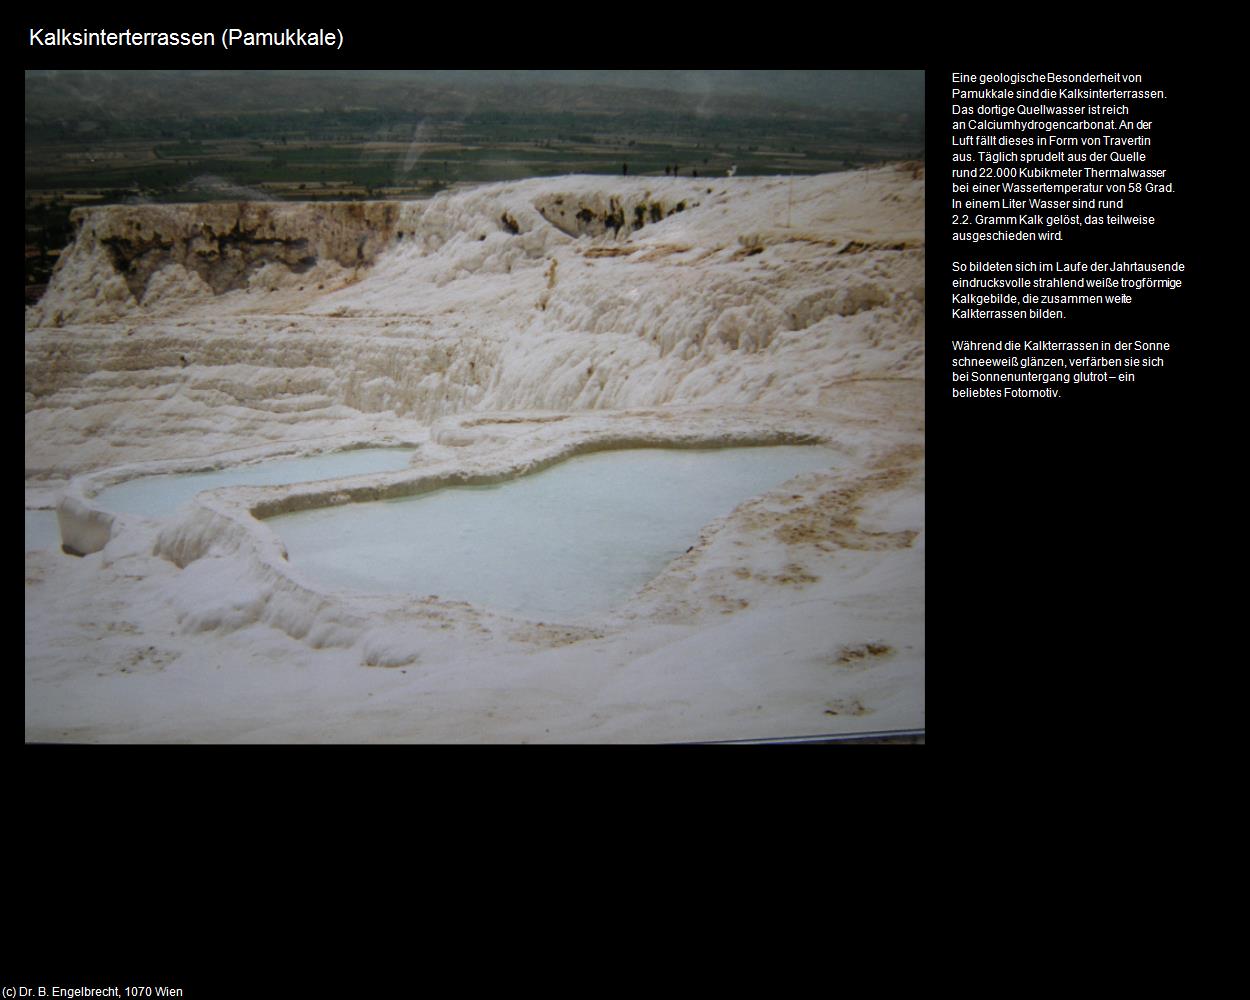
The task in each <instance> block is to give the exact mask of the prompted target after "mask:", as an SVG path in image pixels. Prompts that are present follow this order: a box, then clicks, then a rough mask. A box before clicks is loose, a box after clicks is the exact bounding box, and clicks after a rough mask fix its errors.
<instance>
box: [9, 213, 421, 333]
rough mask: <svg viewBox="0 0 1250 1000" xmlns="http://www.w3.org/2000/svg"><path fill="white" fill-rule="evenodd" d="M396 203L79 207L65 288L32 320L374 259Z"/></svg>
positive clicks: (62, 319)
mask: <svg viewBox="0 0 1250 1000" xmlns="http://www.w3.org/2000/svg"><path fill="white" fill-rule="evenodd" d="M403 214H409V215H410V214H412V212H411V208H408V211H407V213H405V206H403V205H401V204H399V203H395V202H326V203H306V204H286V203H264V202H238V203H211V204H202V205H108V206H102V207H95V208H79V209H75V210H74V212H73V213H72V214H71V216H70V220H71V221H72V222H73V224H74V226H75V227H76V229H77V235H76V237H75V240H74V242H73V244H72V245H71V246H70V248H69V250H68V251H67V252H66V253H65V254H64V255H62V258H61V262H60V264H59V265H58V267H57V271H56V273H55V275H54V277H53V283H54V288H55V290H56V291H57V292H58V293H59V294H57V295H55V296H53V297H52V298H51V299H49V300H47V301H45V303H43V304H42V305H41V306H37V307H35V308H34V309H32V310H31V313H30V315H29V316H28V323H30V324H33V325H38V326H61V325H64V324H66V323H73V322H76V321H80V320H87V321H98V320H99V319H101V318H114V317H116V316H119V315H121V314H123V313H124V312H126V311H127V310H128V308H133V307H134V306H146V307H148V308H149V309H152V308H156V309H161V308H162V307H164V306H166V305H169V304H170V303H171V302H174V303H177V302H180V301H185V300H186V299H188V298H196V297H204V296H207V295H221V294H223V293H225V292H231V291H239V290H243V289H247V288H249V287H251V286H252V285H253V284H254V283H258V284H261V285H264V286H266V287H273V286H275V285H280V284H291V283H294V282H295V281H296V279H300V278H305V279H307V278H308V277H310V276H311V277H313V278H315V279H317V280H320V282H321V283H322V284H324V282H325V279H326V278H327V277H328V276H330V275H331V274H332V273H333V272H335V271H341V270H356V269H359V268H363V267H368V266H369V265H371V264H372V263H373V261H374V259H375V258H376V257H377V255H378V254H379V253H380V252H381V251H382V250H383V249H384V248H386V247H388V246H390V245H391V244H392V243H394V242H395V241H396V239H397V235H398V233H399V232H400V229H399V222H400V219H401V215H403Z"/></svg>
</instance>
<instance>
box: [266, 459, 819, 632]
mask: <svg viewBox="0 0 1250 1000" xmlns="http://www.w3.org/2000/svg"><path fill="white" fill-rule="evenodd" d="M839 461H840V459H839V456H838V453H837V452H834V451H833V450H831V449H828V448H822V447H815V446H783V447H761V448H718V449H701V450H698V451H688V450H677V449H666V448H644V449H631V450H628V451H611V452H598V453H595V454H591V455H583V456H580V457H577V458H573V459H570V460H568V461H566V462H561V463H560V464H558V465H555V466H552V467H551V468H549V469H546V470H544V471H542V472H539V473H535V474H533V475H530V476H523V477H521V478H519V479H514V480H511V481H509V482H506V483H501V484H497V485H493V486H475V487H450V488H447V489H442V490H437V491H435V492H433V493H426V494H422V495H419V496H415V497H406V498H404V499H401V500H385V501H378V502H374V503H361V504H348V505H345V506H342V507H333V508H323V509H320V510H309V511H300V512H298V513H294V514H284V515H282V516H280V517H275V518H272V519H270V520H269V521H267V522H266V523H267V524H268V525H269V526H270V527H271V528H272V529H273V530H274V531H275V532H276V533H277V534H278V536H279V537H280V538H281V539H282V541H283V543H284V544H285V545H286V548H287V553H288V555H289V557H290V560H291V563H292V565H294V566H298V567H300V568H301V569H303V570H305V571H306V572H307V573H308V574H309V575H310V576H311V577H312V578H313V579H316V580H319V581H321V582H323V583H325V584H328V585H331V586H335V587H340V588H347V589H356V590H366V591H373V592H401V593H413V594H418V595H428V594H437V595H438V596H439V597H442V598H447V599H452V600H464V601H470V602H472V603H474V604H479V605H482V606H485V607H490V608H495V609H497V610H499V611H506V612H513V613H517V614H521V615H525V616H527V617H531V618H562V619H564V620H573V619H576V618H579V617H583V616H585V615H589V614H593V613H596V612H601V611H604V610H607V609H610V608H611V607H613V606H614V605H616V604H619V603H621V602H622V601H624V600H626V599H628V598H629V597H630V596H631V595H632V594H634V593H635V592H637V591H638V589H639V588H641V587H642V586H643V585H644V584H646V582H647V581H648V580H650V579H651V578H652V577H653V576H655V575H656V574H657V573H658V572H659V571H660V570H661V569H663V568H664V566H665V565H666V564H667V563H668V562H669V561H670V560H672V559H673V558H675V557H676V556H678V555H680V554H682V553H683V552H685V551H686V549H687V548H688V547H689V546H691V545H693V544H694V542H695V541H696V540H697V539H698V535H699V529H700V528H702V527H703V526H704V525H706V524H707V523H708V522H709V521H712V520H714V519H715V518H718V517H721V516H722V515H725V514H728V513H729V512H730V511H732V510H733V509H734V508H735V507H736V506H738V504H740V503H741V502H742V501H744V500H746V499H749V498H750V497H753V496H757V495H758V494H760V493H763V492H766V491H767V490H769V489H771V488H773V487H775V486H778V485H780V484H781V483H783V482H785V481H786V480H787V479H789V478H791V477H792V476H795V475H797V474H799V473H802V472H813V471H816V470H820V469H828V468H832V467H833V466H835V465H837V464H838V463H839Z"/></svg>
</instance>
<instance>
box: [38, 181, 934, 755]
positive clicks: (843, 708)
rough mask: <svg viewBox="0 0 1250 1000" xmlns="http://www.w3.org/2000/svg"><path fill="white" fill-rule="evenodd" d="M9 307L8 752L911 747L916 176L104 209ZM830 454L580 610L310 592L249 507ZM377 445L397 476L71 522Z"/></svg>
mask: <svg viewBox="0 0 1250 1000" xmlns="http://www.w3.org/2000/svg"><path fill="white" fill-rule="evenodd" d="M76 222H77V224H78V235H77V238H76V241H75V242H74V244H73V245H72V247H71V248H70V249H69V250H68V251H67V252H66V253H65V254H64V255H63V258H62V262H61V264H60V265H59V267H58V270H57V272H56V274H55V275H54V277H53V281H52V284H51V286H50V287H49V290H48V292H47V294H46V295H45V297H44V299H43V300H42V301H41V302H40V303H39V304H38V305H37V306H35V307H32V308H31V309H29V310H28V311H27V317H26V335H25V348H26V436H25V441H26V456H25V467H26V506H27V508H28V509H36V508H43V509H51V508H55V509H57V511H58V517H59V521H60V526H61V532H62V541H63V542H64V543H65V544H66V546H67V547H68V548H70V549H72V550H74V551H75V552H78V553H85V554H84V555H71V554H68V553H66V552H62V551H56V550H53V549H44V550H35V551H30V552H27V553H26V657H25V659H26V739H27V740H28V741H53V742H60V741H75V742H121V741H125V742H175V741H185V742H328V741H353V742H538V741H550V742H668V741H686V740H721V739H745V738H764V737H780V736H798V735H807V734H817V733H839V732H870V731H884V730H897V729H911V728H922V727H923V726H924V537H925V536H924V381H923V363H924V254H925V251H924V181H923V171H922V168H921V167H920V166H919V165H916V164H905V165H891V166H888V167H884V168H880V169H875V170H867V171H857V172H850V173H844V174H834V175H826V176H819V177H801V178H799V177H796V178H793V179H790V178H740V177H733V178H719V179H710V178H649V177H640V178H632V177H631V178H605V177H589V176H582V177H560V178H545V179H535V180H529V181H522V182H518V183H506V184H494V185H487V186H482V187H478V188H474V189H469V190H464V191H457V192H449V193H445V194H443V195H440V196H438V197H436V198H434V199H433V200H431V201H428V202H420V203H417V202H412V203H369V204H364V203H357V204H321V205H315V204H304V205H294V204H280V205H279V204H274V205H265V204H256V203H245V204H239V205H228V206H227V205H194V206H115V207H109V208H98V209H92V210H80V214H79V215H78V216H77V218H76ZM803 441H813V442H815V441H819V442H821V443H824V444H826V445H828V446H831V447H834V448H836V449H839V450H840V451H841V452H842V453H843V454H844V455H845V456H847V458H848V461H847V462H846V463H845V464H840V465H839V466H838V467H837V468H836V469H832V470H830V471H828V472H824V473H815V474H805V475H803V476H800V477H797V478H795V479H793V480H791V481H790V482H788V483H786V484H784V486H781V487H778V488H777V489H775V490H773V491H771V492H769V493H767V494H764V495H762V496H760V497H757V498H755V499H752V500H750V501H748V502H746V503H744V504H742V505H741V506H739V507H738V508H737V509H736V510H735V511H734V513H733V514H731V515H729V516H728V517H725V518H722V519H720V520H719V521H716V522H714V523H712V524H710V525H708V526H706V527H705V528H704V530H703V531H702V533H701V534H700V536H699V538H698V539H697V540H692V541H694V545H693V547H692V548H691V550H690V551H689V552H687V553H686V554H685V555H684V556H682V557H681V558H679V559H677V560H676V561H675V562H673V563H671V564H670V565H669V566H668V567H667V568H665V569H664V570H663V571H662V572H661V573H660V574H659V576H657V577H656V578H655V579H654V580H653V581H652V582H651V583H650V584H649V585H648V586H647V587H646V588H644V589H643V590H642V591H641V592H640V593H639V594H637V595H636V596H635V597H634V598H633V599H632V600H630V601H629V602H628V603H626V604H625V605H623V606H620V607H617V608H615V609H613V610H612V611H611V612H609V613H605V614H603V615H602V617H601V619H599V620H598V621H596V622H594V623H593V624H591V625H587V624H585V623H580V624H578V625H576V626H574V625H570V624H567V623H561V622H558V621H543V622H537V621H528V620H523V619H519V618H516V617H510V616H507V615H502V614H499V613H496V612H493V611H491V610H490V609H488V608H484V607H477V606H473V605H470V604H467V603H463V602H455V601H448V600H443V599H440V598H439V597H437V596H435V595H425V594H420V595H418V594H413V595H408V596H395V595H390V596H380V595H368V594H361V593H354V592H341V591H335V590H332V589H329V588H326V587H323V586H319V585H318V584H317V583H315V582H313V581H311V580H308V579H305V578H304V576H303V575H302V574H301V572H300V570H299V568H298V567H296V566H293V565H292V564H291V563H289V562H288V561H287V559H286V554H285V552H284V551H283V549H282V545H281V543H280V542H279V541H278V539H277V537H276V536H275V535H274V533H273V532H272V531H271V530H270V529H269V528H268V527H267V526H266V525H265V523H264V518H266V517H269V516H272V515H274V514H278V513H283V512H287V511H293V510H300V509H306V508H309V507H315V506H322V505H326V504H342V503H350V502H354V501H360V500H370V499H376V498H380V497H391V496H403V495H407V494H411V493H414V492H417V491H420V490H423V489H428V488H431V487H435V486H438V485H441V484H446V483H462V482H486V481H496V480H499V479H502V478H507V477H511V476H515V475H518V474H523V473H525V472H527V471H532V470H534V469H537V468H541V467H543V466H544V465H547V464H550V463H551V462H554V461H558V460H560V459H561V458H562V457H565V456H568V455H571V454H576V453H579V452H584V451H588V450H594V449H600V448H614V447H629V446H638V445H647V446H654V445H662V444H678V445H696V444H704V445H714V444H731V443H768V442H778V443H780V442H803ZM398 444H406V445H409V446H411V447H412V448H414V455H413V459H412V462H411V464H410V466H409V467H408V468H407V469H405V470H402V471H399V472H388V473H380V474H375V475H370V476H363V477H356V478H354V479H342V480H337V481H333V482H329V483H325V482H322V483H316V484H308V483H305V484H293V485H290V486H272V487H254V486H253V487H231V488H223V489H217V490H213V491H209V492H206V493H202V494H200V495H199V496H198V497H197V499H196V500H195V501H194V502H193V503H192V504H191V505H189V506H187V507H184V508H183V509H182V510H181V511H180V512H179V514H177V515H174V516H173V517H171V518H168V519H166V520H163V521H155V520H147V519H145V518H141V517H137V516H134V515H123V514H110V513H108V512H106V511H103V510H101V509H100V508H99V507H98V506H97V505H96V504H95V503H94V500H93V498H94V496H95V494H96V493H97V492H98V491H99V490H100V489H102V488H103V487H104V486H106V485H109V484H110V483H113V482H117V481H120V480H122V479H126V478H129V477H131V476H134V475H137V474H139V473H150V472H157V471H159V472H168V471H196V470H202V469H210V468H220V467H224V466H227V465H232V464H237V463H240V462H247V461H255V460H259V459H262V458H268V457H274V456H279V455H281V456H290V455H302V454H313V453H318V452H325V451H330V450H335V449H340V448H344V447H352V446H365V445H398Z"/></svg>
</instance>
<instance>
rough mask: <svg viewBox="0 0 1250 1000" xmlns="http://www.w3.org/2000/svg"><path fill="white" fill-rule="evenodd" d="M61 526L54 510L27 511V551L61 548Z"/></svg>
mask: <svg viewBox="0 0 1250 1000" xmlns="http://www.w3.org/2000/svg"><path fill="white" fill-rule="evenodd" d="M60 547H61V528H60V525H59V524H58V523H57V520H56V511H54V510H28V511H27V512H26V551H27V552H29V551H30V550H31V549H60Z"/></svg>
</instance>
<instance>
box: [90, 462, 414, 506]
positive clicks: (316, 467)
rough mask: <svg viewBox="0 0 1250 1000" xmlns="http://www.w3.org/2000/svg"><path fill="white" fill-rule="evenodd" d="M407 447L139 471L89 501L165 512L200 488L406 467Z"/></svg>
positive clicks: (334, 476) (278, 482) (309, 479)
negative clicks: (160, 472) (171, 471)
mask: <svg viewBox="0 0 1250 1000" xmlns="http://www.w3.org/2000/svg"><path fill="white" fill-rule="evenodd" d="M411 455H412V450H411V449H408V448H360V449H357V450H355V451H336V452H331V453H330V454H328V455H313V456H311V457H308V458H282V459H275V460H274V461H272V462H260V463H257V464H256V465H238V466H235V467H233V468H230V469H218V470H216V471H214V472H190V473H184V474H179V475H165V476H142V477H140V478H138V479H129V480H127V481H126V482H124V483H118V484H117V485H116V486H110V487H108V488H107V489H104V490H101V491H100V492H99V493H98V494H96V496H95V498H94V500H93V503H95V504H97V505H98V506H100V507H102V508H104V509H105V510H111V511H113V512H114V513H117V514H142V515H143V516H145V517H167V516H168V515H170V514H172V513H173V512H174V511H176V510H177V509H178V508H179V507H181V506H182V505H183V504H184V503H186V502H187V501H188V500H190V499H191V498H192V497H193V496H195V495H196V494H197V493H199V492H201V491H202V490H211V489H216V488H218V487H220V486H280V485H283V484H285V483H305V482H314V481H316V480H319V479H339V478H341V477H343V476H362V475H366V474H368V473H371V472H393V471H395V470H397V469H402V468H405V467H406V466H407V465H408V459H409V458H410V457H411Z"/></svg>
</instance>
